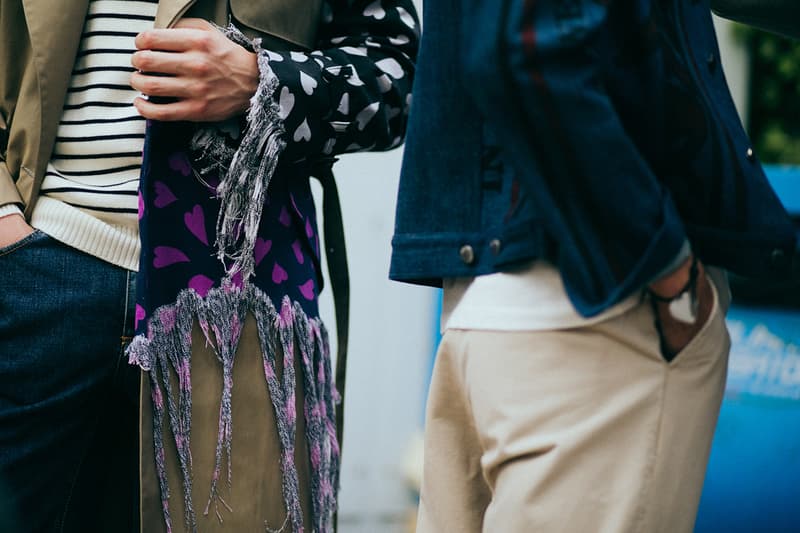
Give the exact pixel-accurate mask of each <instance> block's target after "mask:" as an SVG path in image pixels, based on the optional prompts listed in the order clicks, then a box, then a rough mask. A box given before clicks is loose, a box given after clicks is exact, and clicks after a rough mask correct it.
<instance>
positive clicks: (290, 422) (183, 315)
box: [127, 27, 339, 532]
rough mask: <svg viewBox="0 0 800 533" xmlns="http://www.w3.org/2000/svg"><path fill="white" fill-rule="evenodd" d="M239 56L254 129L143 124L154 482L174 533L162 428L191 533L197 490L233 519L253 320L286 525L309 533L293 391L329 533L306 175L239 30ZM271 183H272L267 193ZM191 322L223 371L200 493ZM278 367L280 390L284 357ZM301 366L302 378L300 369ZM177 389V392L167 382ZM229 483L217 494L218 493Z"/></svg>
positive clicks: (249, 125) (329, 380)
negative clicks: (253, 76)
mask: <svg viewBox="0 0 800 533" xmlns="http://www.w3.org/2000/svg"><path fill="white" fill-rule="evenodd" d="M223 31H225V33H226V35H228V37H229V38H231V39H232V40H234V41H235V42H237V43H239V44H242V45H243V46H246V47H247V48H249V49H251V50H254V51H255V52H256V53H257V54H258V66H259V70H260V74H261V81H260V84H259V87H258V91H257V93H256V94H255V96H254V97H253V99H252V100H251V105H250V109H249V111H248V114H247V116H246V122H245V123H242V122H240V121H238V120H234V121H228V122H225V123H219V124H214V125H209V126H207V127H202V128H199V129H198V128H197V126H196V125H192V124H187V123H181V124H164V123H149V124H148V129H147V134H146V139H145V149H144V160H143V165H142V175H141V183H140V197H139V207H140V209H139V219H140V232H141V240H142V254H141V258H140V267H139V268H140V275H139V276H138V278H137V279H138V286H137V305H136V336H135V338H134V339H133V341H132V343H131V345H130V346H129V348H128V352H127V353H128V357H129V360H130V362H131V363H132V364H136V365H139V366H140V367H141V368H142V369H143V370H144V371H146V372H148V374H149V379H150V384H151V388H152V405H153V424H154V428H153V430H154V431H153V434H154V441H155V442H154V445H155V457H156V470H157V474H158V478H159V484H160V490H161V497H162V505H163V514H164V520H165V523H166V527H167V531H169V532H171V531H172V517H171V516H170V511H169V493H170V487H169V486H168V483H167V468H166V465H165V448H164V447H165V446H166V445H167V444H165V443H164V442H163V439H162V434H163V433H162V431H163V428H164V424H168V427H169V429H170V431H171V435H172V438H173V440H174V445H175V447H176V449H177V452H178V453H177V455H178V458H179V461H180V468H181V472H182V477H183V483H182V485H183V487H182V489H183V497H184V502H185V505H184V507H185V510H186V516H184V517H183V520H184V521H185V524H186V527H187V529H189V530H191V531H196V530H197V520H196V514H195V510H194V508H193V505H192V492H193V489H194V490H208V491H209V498H208V503H207V505H206V507H205V509H204V510H203V512H204V513H205V514H207V513H209V512H210V511H211V510H212V509H213V510H214V512H215V513H217V515H218V516H219V512H220V511H219V506H220V505H222V506H224V507H227V508H228V509H230V507H228V504H227V502H226V501H225V500H224V498H223V496H222V491H221V487H220V486H219V484H220V482H222V481H223V480H224V482H225V483H226V484H227V485H228V486H230V484H231V483H232V471H231V442H232V431H233V428H232V425H231V420H232V418H231V391H232V387H233V379H232V376H233V366H234V364H235V353H236V347H237V345H238V342H239V337H240V334H241V329H242V325H243V324H244V320H245V317H246V316H247V315H248V314H251V315H253V316H254V317H255V319H256V323H257V327H258V335H259V340H260V346H261V353H262V356H263V361H264V378H265V380H266V384H267V388H268V390H269V396H270V399H271V401H272V405H273V407H274V410H275V414H276V420H277V431H278V436H279V440H280V443H281V448H282V457H281V462H282V463H281V468H282V474H283V481H282V485H283V499H284V503H285V505H286V509H287V513H288V517H287V523H288V524H290V525H291V527H292V530H293V531H295V532H301V531H303V520H302V515H301V511H300V501H299V496H298V492H299V487H298V478H297V470H296V466H295V464H294V459H293V457H294V442H295V433H296V417H297V413H295V383H298V384H300V385H301V386H302V387H303V388H304V395H305V406H304V413H302V414H301V416H305V420H306V428H307V430H306V438H307V441H308V447H309V452H310V461H311V469H312V474H311V499H312V512H313V519H312V521H313V523H312V524H311V528H312V530H313V531H315V532H317V531H320V532H323V531H332V530H333V517H334V515H335V509H336V492H337V486H338V477H339V447H338V443H337V438H336V420H335V414H334V413H335V404H336V402H337V401H338V394H337V392H336V390H335V386H334V383H333V376H332V375H331V365H330V353H329V348H328V339H327V334H326V332H325V328H324V327H323V325H322V323H321V322H320V320H319V318H318V309H317V291H318V288H319V286H320V281H321V280H320V277H319V276H320V268H319V253H320V248H319V246H320V244H319V238H318V236H317V233H316V227H317V225H316V214H315V209H314V204H313V199H312V197H311V191H310V188H309V185H308V179H307V177H308V174H307V172H306V170H305V169H302V168H300V167H299V166H293V165H289V164H287V165H283V164H281V165H278V160H279V156H280V154H281V152H282V151H283V149H284V147H285V145H284V142H283V140H282V135H283V124H282V121H281V118H280V114H279V108H278V105H277V104H276V102H275V98H274V96H275V94H274V93H275V89H276V87H277V81H276V80H275V78H274V75H273V74H272V71H271V69H270V66H269V64H268V62H267V56H266V53H265V52H264V51H262V50H261V49H260V47H259V43H258V41H256V42H253V43H251V42H249V41H248V40H247V39H246V37H244V36H243V35H242V34H241V33H239V32H238V31H237V30H236V29H235V28H233V27H229V28H227V29H224V30H223ZM273 178H275V179H273ZM195 322H197V323H198V324H199V326H200V328H201V329H202V331H203V333H204V335H205V337H206V340H207V342H208V345H209V346H212V347H213V348H214V350H215V352H216V355H217V357H218V359H219V361H220V363H221V366H222V372H223V390H222V392H221V403H220V413H219V430H218V434H217V449H216V465H215V470H214V473H213V477H212V486H211V487H192V473H191V468H192V457H191V449H190V444H191V406H192V386H191V379H192V376H191V356H192V346H191V331H192V325H193V324H194V323H195ZM278 353H282V354H284V357H283V376H282V379H281V380H279V379H278V377H277V376H278V372H276V368H275V364H276V361H277V360H278V358H277V357H276V354H278ZM295 356H298V357H299V358H300V361H299V364H298V368H300V369H301V370H302V376H296V375H295V364H294V363H295V362H294V357H295ZM171 374H172V375H175V376H177V384H178V386H177V390H176V389H175V387H174V386H173V384H172V383H171V380H170V375H171ZM221 478H222V480H221Z"/></svg>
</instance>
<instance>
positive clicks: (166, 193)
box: [153, 181, 177, 209]
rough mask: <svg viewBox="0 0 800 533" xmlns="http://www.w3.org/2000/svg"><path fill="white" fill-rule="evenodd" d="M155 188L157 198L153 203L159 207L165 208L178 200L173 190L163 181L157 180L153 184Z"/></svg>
mask: <svg viewBox="0 0 800 533" xmlns="http://www.w3.org/2000/svg"><path fill="white" fill-rule="evenodd" d="M153 189H155V192H156V199H155V200H153V205H154V206H156V207H158V208H159V209H163V208H165V207H167V206H168V205H169V204H171V203H173V202H174V201H176V200H177V198H176V197H175V195H174V194H172V191H171V190H169V187H167V186H166V184H164V183H163V182H161V181H157V182H155V183H154V184H153Z"/></svg>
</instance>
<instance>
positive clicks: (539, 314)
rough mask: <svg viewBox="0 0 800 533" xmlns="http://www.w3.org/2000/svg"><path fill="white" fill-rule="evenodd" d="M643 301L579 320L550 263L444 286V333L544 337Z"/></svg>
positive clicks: (633, 300)
mask: <svg viewBox="0 0 800 533" xmlns="http://www.w3.org/2000/svg"><path fill="white" fill-rule="evenodd" d="M640 301H641V294H634V295H633V296H630V297H629V298H627V299H625V300H623V301H622V302H620V303H618V304H616V305H615V306H613V307H611V308H609V309H607V310H606V311H604V312H602V313H600V314H599V315H596V316H593V317H591V318H586V317H583V316H581V315H580V314H578V312H577V311H576V310H575V308H574V307H573V305H572V302H570V300H569V297H568V296H567V291H566V289H565V288H564V282H563V280H562V278H561V273H560V272H559V271H558V270H557V269H556V268H555V267H554V266H552V265H551V264H549V263H547V262H545V261H534V262H533V263H531V265H530V266H528V267H527V268H525V269H523V270H520V271H515V272H499V273H496V274H488V275H485V276H478V277H475V278H452V279H446V280H445V281H444V296H443V301H442V316H441V329H442V331H444V330H446V329H480V330H497V331H542V330H555V329H568V328H577V327H583V326H588V325H590V324H596V323H598V322H602V321H603V320H608V319H610V318H613V317H615V316H618V315H621V314H622V313H624V312H625V311H627V310H629V309H631V308H632V307H634V306H635V305H637V304H638V303H639V302H640Z"/></svg>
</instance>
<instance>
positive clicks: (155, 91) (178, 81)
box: [131, 72, 206, 98]
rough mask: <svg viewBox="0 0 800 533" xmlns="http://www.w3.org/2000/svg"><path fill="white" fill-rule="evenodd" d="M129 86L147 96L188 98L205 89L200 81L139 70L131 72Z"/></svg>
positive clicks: (199, 93)
mask: <svg viewBox="0 0 800 533" xmlns="http://www.w3.org/2000/svg"><path fill="white" fill-rule="evenodd" d="M131 87H133V88H134V89H136V90H137V91H139V92H140V93H142V94H145V95H147V96H166V97H172V98H189V97H192V96H196V95H202V94H203V93H204V90H205V89H206V88H205V86H204V84H203V83H202V82H198V81H191V80H188V79H185V78H178V77H169V76H149V75H147V74H142V73H140V72H134V73H133V74H131Z"/></svg>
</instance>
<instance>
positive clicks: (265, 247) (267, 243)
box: [253, 237, 272, 266]
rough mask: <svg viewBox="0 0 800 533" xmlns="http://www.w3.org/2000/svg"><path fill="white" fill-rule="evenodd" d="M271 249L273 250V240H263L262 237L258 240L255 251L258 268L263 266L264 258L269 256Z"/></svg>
mask: <svg viewBox="0 0 800 533" xmlns="http://www.w3.org/2000/svg"><path fill="white" fill-rule="evenodd" d="M271 249H272V241H271V240H266V239H262V238H261V237H259V238H257V239H256V245H255V248H254V250H253V255H254V257H255V261H256V266H258V265H260V264H261V261H263V260H264V256H265V255H267V254H268V253H269V251H270V250H271Z"/></svg>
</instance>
